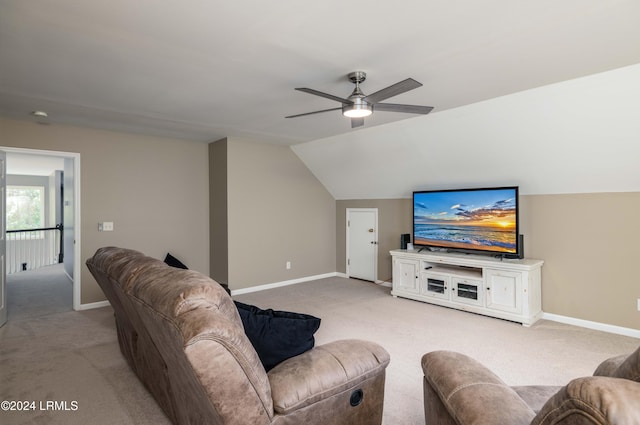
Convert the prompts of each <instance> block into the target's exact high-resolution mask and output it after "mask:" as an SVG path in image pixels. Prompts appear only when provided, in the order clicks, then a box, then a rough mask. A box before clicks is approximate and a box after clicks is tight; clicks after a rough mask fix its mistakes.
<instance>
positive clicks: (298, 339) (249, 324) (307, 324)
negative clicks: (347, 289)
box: [234, 301, 320, 372]
mask: <svg viewBox="0 0 640 425" xmlns="http://www.w3.org/2000/svg"><path fill="white" fill-rule="evenodd" d="M234 302H235V303H236V307H237V308H238V313H240V318H241V319H242V324H243V325H244V331H245V333H246V334H247V337H248V338H249V341H251V344H253V348H254V349H255V350H256V352H257V353H258V356H259V357H260V361H262V365H263V366H264V368H265V370H266V371H267V372H268V371H269V370H271V369H273V368H274V367H275V366H276V365H277V364H279V363H280V362H282V361H284V360H286V359H288V358H291V357H294V356H297V355H300V354H302V353H304V352H305V351H307V350H310V349H312V348H313V346H314V344H315V338H314V337H313V334H314V333H315V332H316V331H317V330H318V328H319V327H320V319H319V318H317V317H314V316H310V315H308V314H301V313H291V312H288V311H277V310H271V309H268V310H261V309H260V308H258V307H256V306H253V305H248V304H243V303H241V302H238V301H234Z"/></svg>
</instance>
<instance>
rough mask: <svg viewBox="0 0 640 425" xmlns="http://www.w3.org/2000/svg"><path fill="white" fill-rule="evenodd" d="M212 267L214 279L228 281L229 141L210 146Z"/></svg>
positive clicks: (225, 140) (220, 141)
mask: <svg viewBox="0 0 640 425" xmlns="http://www.w3.org/2000/svg"><path fill="white" fill-rule="evenodd" d="M209 211H210V217H209V228H210V229H211V236H210V241H209V246H210V251H209V256H210V260H209V264H210V267H211V277H212V278H213V279H215V280H216V281H218V282H220V283H224V284H227V283H228V282H229V267H228V265H229V247H228V244H229V235H228V233H227V225H228V223H227V139H222V140H218V141H217V142H214V143H210V144H209Z"/></svg>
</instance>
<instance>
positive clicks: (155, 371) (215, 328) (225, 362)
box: [87, 247, 389, 425]
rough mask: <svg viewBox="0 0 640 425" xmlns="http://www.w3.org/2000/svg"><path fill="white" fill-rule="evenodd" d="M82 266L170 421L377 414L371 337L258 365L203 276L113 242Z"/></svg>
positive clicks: (344, 419) (384, 357)
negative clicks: (269, 365) (267, 367)
mask: <svg viewBox="0 0 640 425" xmlns="http://www.w3.org/2000/svg"><path fill="white" fill-rule="evenodd" d="M87 266H88V267H89V270H90V271H91V273H92V274H93V276H94V277H95V278H96V280H97V282H98V284H99V285H100V287H101V288H102V289H103V291H104V293H105V295H106V296H107V298H108V299H109V301H110V303H111V305H112V306H113V309H114V312H115V318H116V327H117V332H118V341H119V344H120V350H121V352H122V354H123V355H124V357H125V358H126V359H127V361H128V363H129V365H130V366H131V368H132V369H133V370H134V371H135V373H136V374H137V375H138V377H139V379H140V380H141V381H142V382H143V383H144V384H145V386H146V387H147V389H148V390H149V392H150V393H151V394H152V395H153V397H154V398H155V399H156V401H157V402H158V404H159V405H160V407H161V408H162V409H163V410H164V412H165V413H166V414H167V416H168V417H169V418H170V419H171V421H172V422H173V423H174V424H180V425H186V424H193V425H196V424H198V425H201V424H219V425H222V424H224V425H230V424H233V425H241V424H242V425H244V424H251V425H283V424H296V425H297V424H305V425H314V424H318V425H320V424H323V425H327V424H335V425H338V424H362V425H365V424H372V425H373V424H376V425H379V424H380V423H381V422H382V409H383V401H384V383H385V369H386V367H387V365H388V363H389V354H388V353H387V351H385V350H384V349H383V348H382V347H381V346H379V345H378V344H375V343H372V342H368V341H360V340H341V341H335V342H332V343H328V344H324V345H320V346H316V347H314V348H312V349H311V350H309V351H307V352H305V353H303V354H301V355H298V356H296V357H292V358H290V359H288V360H285V361H283V362H282V363H280V364H278V365H277V366H276V367H274V368H273V369H271V370H270V371H269V373H267V372H265V369H264V367H263V365H262V363H261V362H260V358H259V357H258V354H257V353H256V351H255V350H254V348H253V346H252V345H251V342H250V341H249V339H248V338H247V336H246V334H245V331H244V327H243V324H242V321H241V319H240V316H239V314H238V310H237V308H236V306H235V304H234V302H233V300H232V299H231V297H230V296H229V295H228V294H227V292H226V291H225V290H224V289H223V288H222V287H221V286H220V285H219V284H218V283H216V282H215V281H214V280H212V279H210V278H209V277H207V276H204V275H202V274H200V273H198V272H195V271H191V270H182V269H176V268H173V267H169V266H167V265H166V264H164V262H162V261H160V260H157V259H154V258H150V257H147V256H145V255H144V254H142V253H140V252H137V251H133V250H128V249H122V248H114V247H107V248H101V249H99V250H98V251H97V252H96V254H95V255H94V256H93V257H92V258H90V259H88V260H87Z"/></svg>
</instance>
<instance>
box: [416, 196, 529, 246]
mask: <svg viewBox="0 0 640 425" xmlns="http://www.w3.org/2000/svg"><path fill="white" fill-rule="evenodd" d="M518 223H519V220H518V187H517V186H511V187H494V188H483V189H455V190H431V191H420V192H413V243H414V245H415V246H416V247H428V248H439V249H443V250H451V251H463V252H464V251H468V252H473V253H483V254H487V255H490V254H495V255H504V256H506V257H512V258H517V257H518V256H519V255H520V254H521V253H520V252H519V244H518V235H519V228H518Z"/></svg>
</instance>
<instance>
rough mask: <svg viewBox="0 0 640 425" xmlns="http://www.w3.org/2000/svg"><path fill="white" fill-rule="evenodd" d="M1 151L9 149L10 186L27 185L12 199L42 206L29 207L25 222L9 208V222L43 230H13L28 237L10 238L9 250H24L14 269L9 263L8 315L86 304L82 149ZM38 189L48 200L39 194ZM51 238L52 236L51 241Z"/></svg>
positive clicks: (5, 295) (28, 314)
mask: <svg viewBox="0 0 640 425" xmlns="http://www.w3.org/2000/svg"><path fill="white" fill-rule="evenodd" d="M0 150H2V151H3V152H5V153H6V167H5V172H6V179H5V181H6V184H7V188H13V189H20V188H22V189H25V190H23V191H20V190H17V191H15V192H13V193H14V194H15V193H17V194H18V195H19V196H18V198H17V201H16V199H11V200H10V201H11V202H18V203H20V202H22V201H25V199H26V200H28V202H26V201H25V202H26V203H25V204H24V205H21V206H22V207H25V208H27V207H28V208H31V207H34V208H39V209H40V210H39V211H31V213H28V212H27V213H26V214H25V215H26V217H27V218H26V219H24V221H22V219H16V218H15V217H9V215H10V213H11V211H12V209H11V208H9V209H8V210H7V209H6V208H3V210H4V211H5V213H4V219H5V220H7V219H8V218H9V220H7V224H9V223H10V222H11V221H13V222H14V224H15V222H17V223H19V224H25V223H26V226H27V227H28V228H35V227H37V228H39V229H42V230H41V231H39V232H13V233H22V234H23V235H21V237H22V238H23V239H24V238H26V240H22V241H18V242H15V241H14V242H12V241H11V240H8V238H5V239H6V241H5V249H6V250H7V251H8V250H9V249H14V250H16V246H17V247H18V248H17V249H18V253H17V254H16V253H14V254H13V255H14V258H17V260H16V261H18V262H19V263H20V264H18V265H17V266H15V267H11V268H10V267H9V266H10V265H9V264H7V267H6V269H5V271H4V273H9V274H5V276H4V277H5V279H4V282H3V286H4V287H3V288H2V292H3V298H4V299H5V303H4V304H5V306H6V307H7V311H8V315H7V316H8V317H7V318H8V320H14V319H18V318H24V317H33V316H36V315H37V316H42V315H45V314H48V313H47V312H52V313H53V312H59V311H66V310H72V309H73V310H79V309H81V303H80V299H81V282H80V265H81V261H80V244H79V240H80V235H79V229H80V208H79V207H80V199H79V196H80V154H79V153H71V152H58V151H45V150H37V149H22V148H12V147H0ZM34 188H35V190H34ZM58 190H59V192H58ZM5 193H7V196H4V197H3V199H2V202H4V203H5V205H4V206H5V207H7V206H9V205H8V202H7V201H8V195H9V192H5ZM38 194H40V195H41V196H43V197H44V199H38V196H39V195H38ZM20 195H22V196H23V198H25V199H21V198H20ZM36 206H37V207H36ZM11 207H12V208H14V209H15V208H17V206H16V205H12V206H11ZM16 220H17V221H16ZM12 225H13V224H12ZM33 226H35V227H33ZM7 230H9V229H8V228H7ZM14 230H15V229H14ZM9 234H10V233H7V234H6V236H8V235H9ZM25 234H26V235H27V236H24V235H25ZM45 240H49V241H47V242H46V244H45V243H44V241H45ZM51 240H52V241H53V242H51ZM10 245H13V246H10ZM41 245H42V246H44V247H41ZM20 250H23V251H22V252H21V251H20ZM25 250H27V251H28V252H26V251H25ZM49 251H51V252H49ZM7 254H9V252H7ZM7 258H10V255H7ZM8 285H10V287H9V290H7V289H8V288H7V286H8Z"/></svg>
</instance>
